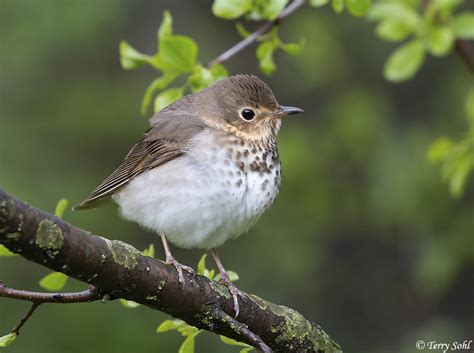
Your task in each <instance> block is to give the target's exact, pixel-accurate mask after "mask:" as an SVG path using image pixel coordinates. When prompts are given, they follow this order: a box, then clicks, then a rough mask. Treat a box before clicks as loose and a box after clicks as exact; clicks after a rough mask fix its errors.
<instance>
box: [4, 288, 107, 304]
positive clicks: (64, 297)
mask: <svg viewBox="0 0 474 353" xmlns="http://www.w3.org/2000/svg"><path fill="white" fill-rule="evenodd" d="M0 297H5V298H12V299H18V300H26V301H29V302H32V303H34V304H42V303H57V304H69V303H86V302H92V301H95V300H99V299H101V296H100V292H99V291H98V290H97V288H95V287H93V286H91V287H89V288H88V289H86V290H84V291H82V292H74V293H44V292H30V291H26V290H22V289H14V288H9V287H6V286H5V285H4V284H3V283H0Z"/></svg>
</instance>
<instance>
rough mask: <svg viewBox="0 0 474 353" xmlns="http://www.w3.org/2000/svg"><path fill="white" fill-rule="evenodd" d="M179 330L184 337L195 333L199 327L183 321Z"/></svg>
mask: <svg viewBox="0 0 474 353" xmlns="http://www.w3.org/2000/svg"><path fill="white" fill-rule="evenodd" d="M178 332H179V333H181V335H183V336H184V337H188V336H192V335H194V334H195V333H198V332H199V329H198V328H197V327H194V326H191V325H188V324H187V323H185V322H183V324H182V325H181V326H180V327H178Z"/></svg>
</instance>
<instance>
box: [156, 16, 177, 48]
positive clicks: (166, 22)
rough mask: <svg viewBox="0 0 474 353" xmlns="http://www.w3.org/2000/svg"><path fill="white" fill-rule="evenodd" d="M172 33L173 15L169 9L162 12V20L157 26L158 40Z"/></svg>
mask: <svg viewBox="0 0 474 353" xmlns="http://www.w3.org/2000/svg"><path fill="white" fill-rule="evenodd" d="M171 35H173V17H171V13H170V12H169V11H164V12H163V20H162V21H161V24H160V28H158V41H159V40H160V39H161V38H164V37H166V36H171Z"/></svg>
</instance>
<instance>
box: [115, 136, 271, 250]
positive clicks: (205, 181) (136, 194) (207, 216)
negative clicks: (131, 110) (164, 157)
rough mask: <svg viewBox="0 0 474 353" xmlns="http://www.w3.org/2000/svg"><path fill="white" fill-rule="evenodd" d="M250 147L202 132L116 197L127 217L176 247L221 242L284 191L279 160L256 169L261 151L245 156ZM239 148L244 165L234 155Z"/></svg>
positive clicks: (251, 222)
mask: <svg viewBox="0 0 474 353" xmlns="http://www.w3.org/2000/svg"><path fill="white" fill-rule="evenodd" d="M197 146H199V147H200V148H194V147H197ZM245 150H246V148H244V147H243V146H240V145H238V146H235V147H234V148H233V149H232V151H230V150H229V149H227V148H222V147H221V146H219V143H218V141H216V139H213V138H212V137H211V136H210V135H209V134H208V133H206V132H203V133H201V134H200V136H198V137H197V138H196V139H195V141H194V146H192V147H191V148H190V149H189V152H187V153H186V154H184V155H183V156H181V157H178V158H176V159H175V160H172V161H170V162H168V163H166V164H164V165H162V166H159V167H157V168H154V169H152V170H150V171H148V172H145V173H143V174H141V175H139V176H137V177H136V178H135V179H133V180H132V181H131V182H130V183H129V184H128V185H126V186H125V187H123V188H122V189H121V190H120V191H118V192H117V193H116V194H115V195H114V196H113V199H114V200H115V201H116V202H117V203H118V204H119V206H120V213H121V214H122V216H123V217H124V218H126V219H128V220H131V221H135V222H137V223H138V224H140V225H142V226H144V227H145V228H147V229H150V230H152V231H154V232H156V233H161V232H162V233H165V234H166V236H167V238H168V239H169V241H170V242H172V243H173V244H175V245H177V246H180V247H185V248H191V247H198V248H206V249H209V248H213V247H217V246H220V245H222V244H223V243H224V242H225V241H227V240H228V239H231V238H234V237H237V236H239V235H240V234H242V233H244V232H246V231H247V230H248V229H249V228H250V227H251V226H253V225H254V224H255V222H256V221H257V220H258V218H259V217H260V216H261V215H262V213H263V212H264V211H265V210H266V209H267V208H268V207H269V206H270V205H271V204H272V202H273V201H274V199H275V197H276V195H277V193H278V190H279V183H280V170H279V169H280V168H279V165H278V166H274V167H272V168H271V169H270V170H267V171H266V172H265V173H262V172H261V171H260V172H259V171H254V170H251V168H250V164H251V162H252V161H254V160H255V157H256V155H255V154H252V153H248V152H247V154H246V155H245V156H244V154H243V153H244V152H245ZM239 151H240V152H241V153H240V155H239V156H240V160H241V162H242V163H244V165H245V167H243V165H242V163H236V162H235V161H234V160H233V159H232V158H231V156H232V155H234V156H235V154H236V153H238V152H239ZM259 158H262V157H259ZM266 158H267V159H268V163H270V161H271V156H270V155H268V156H267V157H266Z"/></svg>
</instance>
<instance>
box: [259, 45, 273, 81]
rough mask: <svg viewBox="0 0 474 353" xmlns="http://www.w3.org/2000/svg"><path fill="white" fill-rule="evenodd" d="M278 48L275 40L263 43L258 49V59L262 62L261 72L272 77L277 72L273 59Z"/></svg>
mask: <svg viewBox="0 0 474 353" xmlns="http://www.w3.org/2000/svg"><path fill="white" fill-rule="evenodd" d="M276 48H277V43H276V42H275V41H274V40H267V41H264V42H262V43H261V44H260V45H259V46H258V47H257V58H258V60H259V62H260V70H261V71H262V72H263V73H264V74H266V75H270V74H272V73H273V72H274V71H275V70H276V65H275V61H274V59H273V53H274V52H275V49H276Z"/></svg>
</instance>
